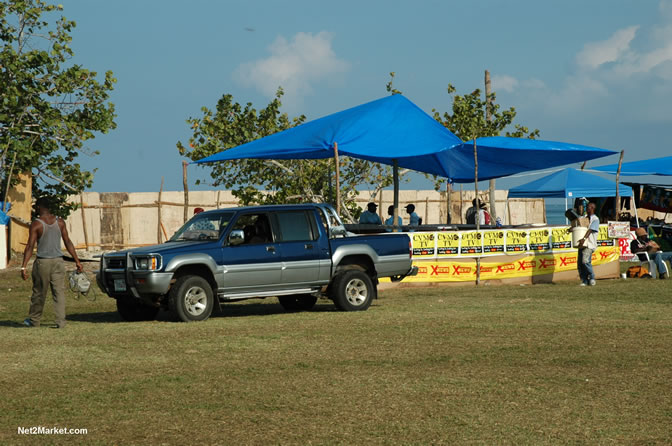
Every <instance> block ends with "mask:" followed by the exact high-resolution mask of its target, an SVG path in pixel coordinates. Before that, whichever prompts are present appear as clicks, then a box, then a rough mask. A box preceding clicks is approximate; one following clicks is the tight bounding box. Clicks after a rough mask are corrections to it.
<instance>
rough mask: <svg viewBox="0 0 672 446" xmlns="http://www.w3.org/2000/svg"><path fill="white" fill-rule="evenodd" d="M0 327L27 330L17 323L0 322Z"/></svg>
mask: <svg viewBox="0 0 672 446" xmlns="http://www.w3.org/2000/svg"><path fill="white" fill-rule="evenodd" d="M0 327H13V328H28V327H26V326H25V325H23V324H22V323H21V322H19V321H7V320H5V321H0Z"/></svg>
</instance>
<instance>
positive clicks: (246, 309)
mask: <svg viewBox="0 0 672 446" xmlns="http://www.w3.org/2000/svg"><path fill="white" fill-rule="evenodd" d="M335 311H338V310H337V309H336V307H334V305H333V304H331V303H326V302H325V303H323V304H320V303H318V304H316V305H315V306H314V307H313V308H312V309H310V310H308V311H305V312H303V313H324V312H335ZM291 313H292V312H289V311H285V310H284V309H283V308H282V306H281V305H280V304H278V303H276V304H273V303H241V302H236V303H228V304H222V309H221V311H218V310H217V309H215V310H214V311H213V312H212V315H211V316H210V318H227V317H246V316H270V315H274V314H275V315H277V314H291ZM67 319H68V320H69V321H74V322H89V323H117V322H126V321H124V320H123V319H122V318H121V316H119V313H117V312H116V311H107V312H96V313H74V314H68V315H67ZM156 320H157V321H160V322H176V320H175V319H174V318H173V316H172V314H171V313H170V312H168V311H166V310H161V311H160V312H159V314H158V315H157V317H156ZM1 326H7V327H22V326H23V325H22V324H21V323H20V322H16V321H0V327H1Z"/></svg>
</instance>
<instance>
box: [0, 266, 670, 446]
mask: <svg viewBox="0 0 672 446" xmlns="http://www.w3.org/2000/svg"><path fill="white" fill-rule="evenodd" d="M17 277H18V272H17V271H10V272H5V273H0V351H1V352H2V354H1V355H2V361H1V363H0V364H1V368H0V382H1V383H2V398H1V399H0V420H2V421H1V422H0V444H36V443H39V444H65V443H68V444H78V443H81V444H171V445H172V444H180V445H182V444H199V443H200V444H236V445H238V444H462V443H469V444H567V443H569V444H591V445H592V444H612V443H620V444H670V443H672V392H671V390H672V281H669V280H668V281H653V280H643V279H640V280H634V279H629V280H625V281H622V280H609V281H599V282H598V286H596V287H587V288H580V287H578V286H577V284H578V282H568V283H561V284H554V285H533V286H499V287H490V286H483V287H480V288H475V287H457V288H426V289H423V288H411V289H406V290H403V289H400V290H394V291H386V292H384V293H381V296H380V299H378V300H377V301H376V302H375V303H374V305H373V306H372V307H371V308H370V309H369V310H368V311H366V312H362V313H342V312H337V311H335V310H334V309H333V306H332V305H331V303H330V302H329V301H319V302H318V305H317V306H316V308H315V309H314V310H313V311H310V312H306V313H295V314H288V313H284V312H283V311H282V309H281V307H280V306H279V305H278V304H277V301H276V300H275V299H267V300H265V301H248V302H243V303H237V304H230V305H227V306H226V307H225V310H224V312H223V313H222V314H221V315H217V316H214V317H213V318H211V319H210V320H208V321H206V322H204V323H192V324H185V323H173V322H165V321H157V322H147V323H125V322H121V321H120V319H119V318H118V316H117V314H116V312H115V308H114V304H113V301H112V299H109V298H107V297H104V296H101V295H100V294H98V299H97V300H96V301H95V302H89V301H86V300H79V301H75V300H74V299H72V298H69V302H68V319H69V323H68V324H69V325H68V327H67V328H66V329H65V330H51V329H49V328H46V327H45V328H39V329H27V328H22V327H20V326H19V322H20V321H22V320H23V318H25V316H26V313H27V307H28V296H29V294H30V289H29V288H30V283H29V282H22V281H20V280H17ZM51 318H52V313H51V303H50V302H49V303H48V304H47V311H46V313H45V319H46V320H47V321H50V320H51ZM19 426H22V427H30V426H46V427H53V426H57V427H67V428H86V429H88V434H87V435H86V436H77V437H73V436H37V437H36V436H21V435H18V434H17V427H19Z"/></svg>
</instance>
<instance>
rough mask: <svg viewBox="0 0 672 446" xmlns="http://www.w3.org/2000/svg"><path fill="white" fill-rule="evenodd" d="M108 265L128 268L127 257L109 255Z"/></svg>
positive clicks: (116, 267)
mask: <svg viewBox="0 0 672 446" xmlns="http://www.w3.org/2000/svg"><path fill="white" fill-rule="evenodd" d="M107 267H108V268H110V269H124V268H126V257H108V258H107Z"/></svg>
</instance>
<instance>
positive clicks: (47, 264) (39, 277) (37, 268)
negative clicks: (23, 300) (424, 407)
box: [28, 257, 65, 328]
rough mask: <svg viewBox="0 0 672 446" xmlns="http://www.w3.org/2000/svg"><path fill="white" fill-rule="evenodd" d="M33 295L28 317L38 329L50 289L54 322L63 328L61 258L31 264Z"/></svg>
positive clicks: (63, 298) (63, 265) (63, 279)
mask: <svg viewBox="0 0 672 446" xmlns="http://www.w3.org/2000/svg"><path fill="white" fill-rule="evenodd" d="M32 277H33V295H32V296H31V298H30V310H29V313H28V317H29V318H30V320H31V322H32V323H33V324H34V325H35V326H36V327H39V325H40V319H42V311H43V310H44V301H45V300H46V298H47V291H48V289H49V287H51V294H52V296H53V298H54V322H55V323H56V325H58V327H59V328H63V327H65V263H64V262H63V259H62V258H60V257H59V258H55V259H36V260H35V262H34V263H33V274H32Z"/></svg>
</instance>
